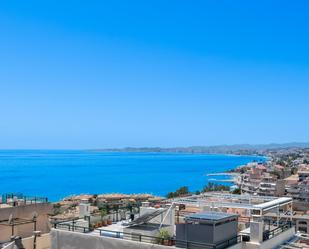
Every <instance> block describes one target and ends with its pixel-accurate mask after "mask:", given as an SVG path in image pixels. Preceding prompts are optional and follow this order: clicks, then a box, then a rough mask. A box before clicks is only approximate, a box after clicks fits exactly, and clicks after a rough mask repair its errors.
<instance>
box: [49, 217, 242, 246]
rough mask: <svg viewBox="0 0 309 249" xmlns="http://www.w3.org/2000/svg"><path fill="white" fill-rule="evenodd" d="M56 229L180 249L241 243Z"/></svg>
mask: <svg viewBox="0 0 309 249" xmlns="http://www.w3.org/2000/svg"><path fill="white" fill-rule="evenodd" d="M54 228H55V229H60V230H66V231H72V232H80V233H90V232H98V235H99V236H104V237H111V238H118V239H125V240H131V241H135V242H144V243H150V244H159V245H165V246H175V245H176V247H180V248H188V249H223V248H227V247H229V246H232V245H235V244H237V243H240V242H241V236H239V235H238V236H236V237H234V238H232V239H229V240H225V241H222V242H219V243H217V244H209V243H202V242H196V241H187V240H178V239H177V240H176V239H175V238H174V237H172V238H168V239H164V238H161V237H155V236H150V235H144V234H136V233H127V232H119V231H111V230H106V229H101V228H97V229H89V228H88V227H82V226H77V225H75V224H69V223H62V222H59V223H55V224H54Z"/></svg>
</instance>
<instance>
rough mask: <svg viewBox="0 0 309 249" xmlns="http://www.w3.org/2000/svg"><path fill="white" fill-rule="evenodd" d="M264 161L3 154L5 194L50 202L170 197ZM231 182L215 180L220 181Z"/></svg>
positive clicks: (0, 189) (0, 186) (0, 170)
mask: <svg viewBox="0 0 309 249" xmlns="http://www.w3.org/2000/svg"><path fill="white" fill-rule="evenodd" d="M264 160H266V159H265V158H263V157H257V156H235V155H208V154H184V153H131V152H130V153H125V152H95V151H82V150H80V151H77V150H57V151H56V150H2V151H0V195H1V194H5V193H23V194H25V195H29V196H40V197H48V198H49V200H50V201H58V200H60V199H62V198H64V197H66V196H70V195H74V194H80V193H91V194H100V193H127V194H131V193H135V194H136V193H150V194H154V195H158V196H165V195H166V194H167V193H168V192H171V191H175V190H176V189H178V188H179V187H182V186H188V187H189V190H190V191H197V190H201V189H202V188H203V186H205V185H207V183H208V182H209V181H213V178H214V177H213V176H212V177H209V176H207V174H210V173H218V172H224V171H226V170H230V169H234V168H236V167H238V166H240V165H244V164H247V163H249V162H252V161H264ZM226 178H228V176H216V179H217V180H218V179H219V180H224V179H226ZM217 183H218V182H217ZM223 184H225V185H229V184H231V183H228V182H223Z"/></svg>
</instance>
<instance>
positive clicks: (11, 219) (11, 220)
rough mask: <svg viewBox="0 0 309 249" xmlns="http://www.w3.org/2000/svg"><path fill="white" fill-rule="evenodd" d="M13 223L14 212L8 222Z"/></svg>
mask: <svg viewBox="0 0 309 249" xmlns="http://www.w3.org/2000/svg"><path fill="white" fill-rule="evenodd" d="M12 223H13V214H10V216H9V219H8V224H9V225H11V224H12Z"/></svg>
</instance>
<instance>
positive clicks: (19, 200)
mask: <svg viewBox="0 0 309 249" xmlns="http://www.w3.org/2000/svg"><path fill="white" fill-rule="evenodd" d="M1 201H2V203H5V204H9V205H12V206H14V205H23V204H24V205H27V204H36V203H48V198H46V197H37V196H26V195H23V194H21V193H7V194H2V195H1Z"/></svg>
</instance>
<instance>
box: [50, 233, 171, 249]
mask: <svg viewBox="0 0 309 249" xmlns="http://www.w3.org/2000/svg"><path fill="white" fill-rule="evenodd" d="M51 243H52V247H51V249H91V248H95V249H136V248H139V249H171V247H170V246H161V245H154V244H149V243H143V242H134V241H130V240H124V239H116V238H109V237H101V236H97V235H89V234H82V233H75V232H69V231H62V230H57V229H52V231H51Z"/></svg>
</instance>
